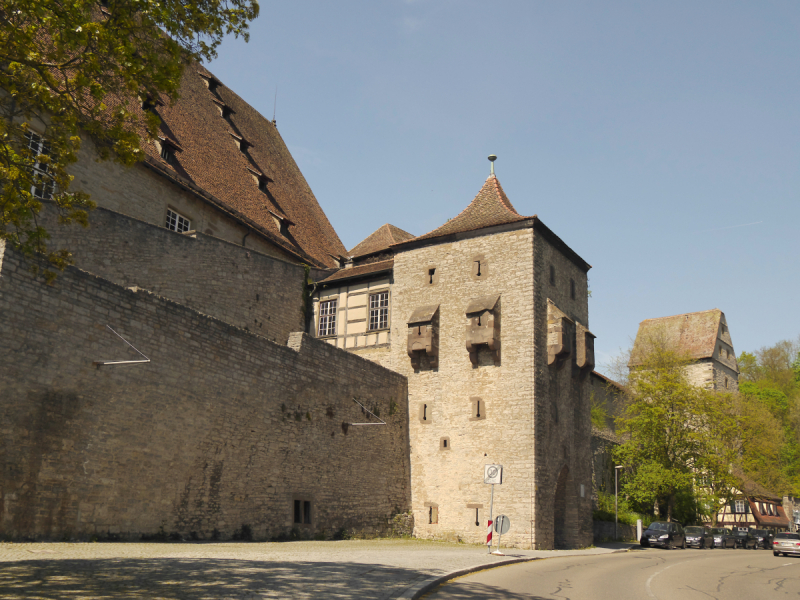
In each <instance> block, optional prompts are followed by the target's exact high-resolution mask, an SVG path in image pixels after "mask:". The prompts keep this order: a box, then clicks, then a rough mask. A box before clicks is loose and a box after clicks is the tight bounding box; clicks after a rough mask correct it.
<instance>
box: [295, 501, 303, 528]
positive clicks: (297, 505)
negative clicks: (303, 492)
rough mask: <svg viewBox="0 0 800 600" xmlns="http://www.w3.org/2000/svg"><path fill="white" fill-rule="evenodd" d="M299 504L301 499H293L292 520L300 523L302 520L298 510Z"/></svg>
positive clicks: (299, 509)
mask: <svg viewBox="0 0 800 600" xmlns="http://www.w3.org/2000/svg"><path fill="white" fill-rule="evenodd" d="M301 505H302V501H301V500H295V501H294V522H295V523H302V522H303V515H302V513H301V512H300V511H301V508H300V507H301Z"/></svg>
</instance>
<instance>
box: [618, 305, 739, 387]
mask: <svg viewBox="0 0 800 600" xmlns="http://www.w3.org/2000/svg"><path fill="white" fill-rule="evenodd" d="M655 341H658V342H663V343H665V344H666V345H667V346H668V347H670V348H674V349H675V350H676V351H678V352H680V353H683V354H685V355H686V356H687V357H688V358H690V359H691V360H692V361H693V362H692V364H691V365H690V366H689V367H688V373H687V374H688V377H689V380H690V381H691V382H692V383H693V384H694V385H697V386H700V387H706V388H710V389H714V390H726V389H727V390H738V389H739V366H738V364H737V362H736V353H735V352H734V350H733V342H732V341H731V334H730V331H729V329H728V323H727V321H726V319H725V314H724V313H723V312H722V311H721V310H719V309H717V308H714V309H712V310H706V311H703V312H694V313H685V314H682V315H674V316H672V317H660V318H657V319H646V320H644V321H642V322H641V323H639V331H638V333H637V334H636V341H635V342H634V345H633V351H632V352H631V358H630V362H629V363H628V366H629V367H630V368H636V367H637V366H639V365H641V361H642V359H643V356H644V354H645V353H646V352H647V349H648V347H649V346H650V345H651V344H652V343H654V342H655Z"/></svg>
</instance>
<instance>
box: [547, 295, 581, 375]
mask: <svg viewBox="0 0 800 600" xmlns="http://www.w3.org/2000/svg"><path fill="white" fill-rule="evenodd" d="M574 325H575V323H574V322H573V321H572V319H570V318H569V317H568V316H567V315H565V314H564V313H563V312H561V311H560V310H559V309H558V307H556V305H555V304H553V302H552V301H551V300H548V301H547V364H548V365H551V366H552V365H555V366H556V367H558V368H560V367H561V366H563V364H564V362H566V360H567V359H568V358H569V356H570V354H572V340H571V339H570V335H569V334H570V329H571V328H572V327H574Z"/></svg>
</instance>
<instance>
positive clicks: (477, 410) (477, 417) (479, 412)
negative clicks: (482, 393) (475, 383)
mask: <svg viewBox="0 0 800 600" xmlns="http://www.w3.org/2000/svg"><path fill="white" fill-rule="evenodd" d="M469 401H470V404H471V409H470V410H471V414H470V417H469V420H470V421H482V420H484V419H485V418H486V402H485V401H484V400H483V399H482V398H478V397H477V396H474V397H472V398H470V399H469Z"/></svg>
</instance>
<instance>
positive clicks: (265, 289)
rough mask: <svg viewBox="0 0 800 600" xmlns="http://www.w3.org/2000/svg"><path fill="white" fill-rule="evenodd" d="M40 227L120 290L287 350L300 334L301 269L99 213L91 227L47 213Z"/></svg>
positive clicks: (81, 263)
mask: <svg viewBox="0 0 800 600" xmlns="http://www.w3.org/2000/svg"><path fill="white" fill-rule="evenodd" d="M43 217H44V218H43V222H44V224H45V227H47V229H48V231H49V232H50V234H51V236H52V242H53V243H54V244H56V245H62V246H64V247H67V248H69V249H70V251H72V253H73V254H74V256H75V264H76V266H77V267H79V268H81V269H83V270H86V271H89V272H91V273H94V274H95V275H99V276H100V277H103V278H104V279H108V280H110V281H113V282H114V283H116V284H119V285H121V286H124V287H132V286H137V287H140V288H144V289H145V290H148V291H151V292H153V293H155V294H157V295H159V296H164V297H166V298H169V299H170V300H174V301H175V302H178V303H180V304H185V305H186V306H188V307H190V308H193V309H195V310H197V311H199V312H201V313H204V314H207V315H210V316H212V317H217V318H219V319H222V320H223V321H227V322H228V323H231V324H232V325H236V326H238V327H241V328H243V329H248V330H250V331H253V332H254V333H257V334H259V335H261V336H263V337H265V338H267V339H270V340H272V341H274V342H278V343H281V344H285V343H286V340H288V339H289V333H291V332H293V331H303V330H304V328H305V324H304V312H303V302H304V299H303V286H304V281H303V279H304V277H303V275H304V271H303V267H302V266H300V265H296V264H292V263H289V262H286V261H284V260H281V259H277V258H273V257H271V256H266V255H264V254H261V253H259V252H256V251H254V250H250V249H247V248H242V247H241V246H239V245H236V244H231V243H229V242H226V241H223V240H220V239H218V238H214V237H211V236H208V235H204V234H202V233H195V234H192V235H184V234H180V233H175V232H174V231H169V230H167V229H165V228H163V227H158V226H156V225H151V224H149V223H145V222H143V221H140V220H138V219H133V218H131V217H127V216H125V215H122V214H120V213H117V212H114V211H111V210H107V209H104V208H97V209H95V210H94V211H92V212H91V213H90V215H89V222H90V226H89V227H88V228H83V227H80V226H70V227H63V226H58V225H57V224H56V223H55V218H54V214H53V211H52V208H51V207H48V209H47V210H46V211H44V215H43Z"/></svg>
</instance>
